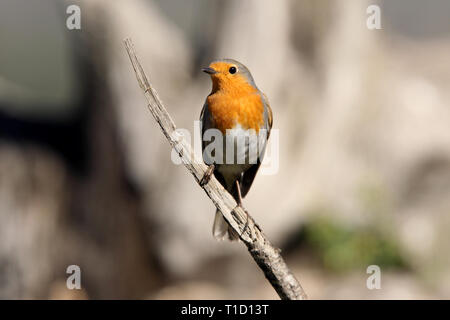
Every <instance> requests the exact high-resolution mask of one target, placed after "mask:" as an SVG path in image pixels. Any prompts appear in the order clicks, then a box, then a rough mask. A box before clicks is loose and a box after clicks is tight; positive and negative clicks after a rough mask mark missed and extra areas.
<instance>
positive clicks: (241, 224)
mask: <svg viewBox="0 0 450 320" xmlns="http://www.w3.org/2000/svg"><path fill="white" fill-rule="evenodd" d="M124 43H125V48H126V50H127V52H128V56H129V57H130V60H131V64H132V65H133V69H134V72H135V73H136V78H137V81H138V83H139V86H140V87H141V89H142V90H143V91H144V94H145V97H146V99H147V102H148V105H147V106H148V109H149V110H150V112H151V113H152V115H153V117H154V118H155V120H156V122H157V123H158V124H159V126H160V127H161V130H162V132H163V134H164V135H165V136H166V138H167V140H168V141H169V143H170V145H171V146H172V148H174V149H175V150H176V152H177V153H178V155H179V156H180V158H181V161H182V162H183V164H184V165H185V167H186V168H187V169H188V170H189V172H191V174H192V175H193V176H194V178H195V180H196V181H197V183H199V182H200V180H201V179H202V177H203V175H204V174H205V172H206V170H207V169H208V167H207V166H206V165H205V164H204V163H203V161H196V160H195V159H196V157H195V155H194V152H193V150H192V148H191V145H190V144H189V143H188V142H187V140H186V139H185V138H184V137H183V136H182V135H181V134H180V133H179V132H178V131H176V126H175V123H174V122H173V120H172V118H171V117H170V115H169V113H168V112H167V110H166V109H165V107H164V105H163V103H162V101H161V99H160V98H159V97H158V94H157V93H156V90H155V89H154V88H153V87H152V86H151V84H150V82H149V81H148V78H147V76H146V75H145V72H144V70H143V68H142V66H141V64H140V62H139V60H138V58H137V56H136V52H135V50H134V46H133V43H132V41H131V39H129V38H128V39H125V40H124ZM199 185H200V184H199ZM202 188H203V190H204V191H205V192H206V194H207V195H208V197H209V198H210V199H211V200H212V202H213V203H214V205H215V206H216V207H217V208H218V209H219V210H220V211H221V212H222V214H223V216H224V218H225V220H226V221H227V222H228V223H229V224H230V226H231V228H233V230H234V231H236V233H237V234H239V235H240V239H241V240H242V242H244V243H245V245H246V246H247V248H248V251H249V252H250V255H251V256H252V258H253V259H254V260H255V262H256V263H257V264H258V266H259V267H260V268H261V270H262V271H263V272H264V275H265V276H266V278H267V279H268V280H269V282H270V284H271V285H272V286H273V288H274V289H275V290H276V292H277V293H278V295H279V296H280V298H281V299H286V300H302V299H306V298H307V296H306V293H305V291H304V290H303V288H302V286H301V285H300V283H299V282H298V280H297V279H296V277H295V276H294V274H293V273H292V272H291V271H290V270H289V268H288V267H287V265H286V263H285V262H284V260H283V258H282V257H281V255H280V250H279V249H277V248H275V247H274V246H272V244H271V243H270V242H269V240H268V239H267V238H266V236H265V235H264V233H263V232H262V230H261V228H260V227H259V226H258V225H257V224H256V223H255V221H254V220H253V218H251V217H249V215H248V213H247V212H246V211H245V210H244V209H243V208H242V207H239V206H238V205H237V203H236V201H235V200H234V198H233V197H232V196H231V195H230V194H229V193H228V192H227V191H226V190H225V189H224V188H223V187H222V185H221V184H220V183H219V182H218V181H217V180H216V178H215V177H214V176H212V177H211V179H210V180H209V182H208V183H207V184H205V185H204V186H203V187H202Z"/></svg>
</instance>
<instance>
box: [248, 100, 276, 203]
mask: <svg viewBox="0 0 450 320" xmlns="http://www.w3.org/2000/svg"><path fill="white" fill-rule="evenodd" d="M261 98H262V101H263V103H264V129H266V130H267V137H266V142H265V143H264V145H263V150H262V151H261V152H260V154H259V155H260V156H259V157H258V162H257V163H256V164H254V165H252V166H251V167H250V168H249V169H247V170H246V171H245V172H244V174H243V175H242V178H241V183H240V187H241V195H242V197H245V195H246V194H247V193H248V191H249V190H250V187H251V186H252V183H253V180H255V177H256V173H257V172H258V169H259V167H260V166H261V162H262V160H263V157H264V153H265V151H266V144H267V140H268V139H269V136H270V130H271V129H272V123H273V115H272V108H270V104H269V100H268V99H267V96H266V95H265V94H264V93H262V92H261Z"/></svg>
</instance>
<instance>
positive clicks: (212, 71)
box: [202, 67, 217, 74]
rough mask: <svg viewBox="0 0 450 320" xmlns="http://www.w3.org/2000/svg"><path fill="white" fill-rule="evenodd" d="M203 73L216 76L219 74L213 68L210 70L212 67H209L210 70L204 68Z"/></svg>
mask: <svg viewBox="0 0 450 320" xmlns="http://www.w3.org/2000/svg"><path fill="white" fill-rule="evenodd" d="M202 71H203V72H205V73H207V74H216V73H217V71H216V70H214V69H213V68H210V67H208V68H202Z"/></svg>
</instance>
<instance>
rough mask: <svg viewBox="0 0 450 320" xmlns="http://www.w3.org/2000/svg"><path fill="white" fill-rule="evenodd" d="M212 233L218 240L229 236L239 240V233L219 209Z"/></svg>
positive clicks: (230, 238)
mask: <svg viewBox="0 0 450 320" xmlns="http://www.w3.org/2000/svg"><path fill="white" fill-rule="evenodd" d="M212 233H213V236H214V238H215V239H216V240H223V239H225V237H227V236H228V240H230V241H235V240H239V234H237V233H236V231H234V230H233V229H232V228H231V227H230V226H229V225H228V222H227V221H226V220H225V219H224V218H223V215H222V212H220V211H219V210H216V216H215V217H214V224H213V230H212Z"/></svg>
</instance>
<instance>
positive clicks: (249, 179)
mask: <svg viewBox="0 0 450 320" xmlns="http://www.w3.org/2000/svg"><path fill="white" fill-rule="evenodd" d="M202 71H203V72H205V73H207V74H209V75H210V77H211V80H212V90H211V93H210V94H209V95H208V96H207V97H206V100H205V103H204V105H203V108H202V111H201V114H200V128H201V136H202V158H203V161H204V162H205V164H207V165H208V170H206V173H205V174H204V176H203V177H202V179H201V180H200V185H202V186H203V185H204V184H206V183H208V182H209V180H210V178H211V176H212V175H214V176H215V177H216V179H217V180H218V181H219V182H220V183H221V185H222V186H223V187H224V188H225V189H226V190H227V191H228V192H230V194H231V195H232V196H233V198H234V199H235V200H236V202H237V204H238V206H241V207H242V198H244V197H245V196H246V195H247V193H248V191H249V189H250V187H251V185H252V183H253V181H254V179H255V176H256V173H257V172H258V169H259V167H260V165H261V162H262V160H263V156H264V153H265V149H266V145H267V140H268V139H269V136H270V131H271V129H272V122H273V116H272V109H271V107H270V104H269V101H268V99H267V97H266V95H265V94H264V93H263V92H262V91H260V90H259V89H258V87H257V86H256V84H255V81H254V80H253V77H252V75H251V73H250V71H249V69H248V68H247V67H246V66H245V65H244V64H242V63H240V62H238V61H236V60H233V59H220V60H215V61H213V62H211V63H210V64H209V66H208V67H206V68H202ZM211 129H214V130H215V131H213V133H215V134H217V133H219V134H220V136H221V139H219V140H218V141H216V139H215V138H214V139H212V138H210V139H208V137H207V132H208V130H211ZM251 134H253V136H252V137H254V139H251V138H248V137H249V136H250V135H251ZM246 137H247V138H246ZM255 137H256V138H255ZM213 142H214V143H215V145H214V147H215V148H211V143H213ZM220 142H221V143H220ZM227 154H228V155H229V157H227ZM255 154H256V159H255ZM212 233H213V236H214V238H216V239H217V240H223V239H225V238H228V239H229V240H231V241H234V240H238V239H239V234H237V233H236V232H235V231H234V230H233V229H232V228H231V227H230V226H229V225H228V223H227V222H226V220H225V219H224V217H223V215H222V213H221V212H220V211H219V210H218V209H217V210H216V214H215V218H214V223H213V230H212Z"/></svg>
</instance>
